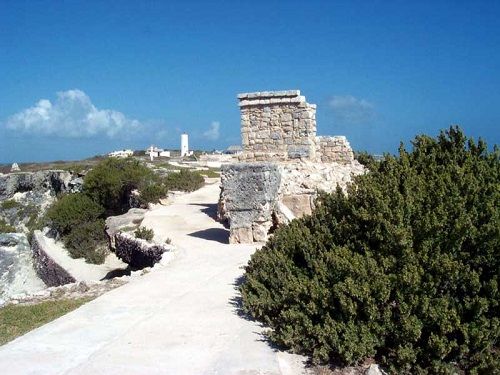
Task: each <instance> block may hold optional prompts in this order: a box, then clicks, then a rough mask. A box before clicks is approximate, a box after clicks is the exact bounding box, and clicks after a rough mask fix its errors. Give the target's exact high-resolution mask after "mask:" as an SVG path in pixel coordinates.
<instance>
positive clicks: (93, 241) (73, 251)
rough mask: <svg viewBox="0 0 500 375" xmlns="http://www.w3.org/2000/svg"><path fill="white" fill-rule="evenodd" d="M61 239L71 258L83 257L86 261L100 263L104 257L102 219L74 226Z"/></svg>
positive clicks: (105, 251)
mask: <svg viewBox="0 0 500 375" xmlns="http://www.w3.org/2000/svg"><path fill="white" fill-rule="evenodd" d="M62 240H63V243H64V246H65V247H66V249H67V250H68V252H69V254H70V255H71V257H73V258H85V260H86V261H87V262H88V263H94V264H101V263H103V262H104V259H105V258H106V255H107V250H106V245H107V243H106V234H105V232H104V220H102V219H98V220H96V221H90V222H87V223H82V224H79V225H78V226H75V227H74V228H73V229H72V230H71V232H70V233H68V234H67V235H65V236H64V237H63V239H62Z"/></svg>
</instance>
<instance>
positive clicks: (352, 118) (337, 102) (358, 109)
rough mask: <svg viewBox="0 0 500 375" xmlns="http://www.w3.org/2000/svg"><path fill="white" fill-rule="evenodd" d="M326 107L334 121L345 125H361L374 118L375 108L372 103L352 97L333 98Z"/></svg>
mask: <svg viewBox="0 0 500 375" xmlns="http://www.w3.org/2000/svg"><path fill="white" fill-rule="evenodd" d="M328 106H329V107H330V109H331V110H332V111H333V114H334V116H335V118H336V120H337V121H339V122H342V123H345V124H362V123H366V122H369V121H370V120H373V118H374V117H375V106H374V105H373V104H372V103H370V102H368V101H366V100H365V99H358V98H355V97H354V96H352V95H344V96H334V97H332V98H331V99H330V101H329V102H328Z"/></svg>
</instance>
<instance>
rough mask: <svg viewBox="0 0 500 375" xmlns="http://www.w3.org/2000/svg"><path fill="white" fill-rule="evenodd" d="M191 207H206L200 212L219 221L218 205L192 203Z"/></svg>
mask: <svg viewBox="0 0 500 375" xmlns="http://www.w3.org/2000/svg"><path fill="white" fill-rule="evenodd" d="M190 205H191V206H201V207H205V208H203V209H201V210H200V211H201V212H203V213H204V214H205V215H207V216H208V217H210V218H212V219H214V220H217V203H190Z"/></svg>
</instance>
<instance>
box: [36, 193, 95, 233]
mask: <svg viewBox="0 0 500 375" xmlns="http://www.w3.org/2000/svg"><path fill="white" fill-rule="evenodd" d="M103 213H104V209H103V208H102V206H100V205H99V204H97V203H96V202H94V201H93V200H92V199H90V198H89V197H88V196H86V195H85V194H82V193H75V194H68V195H65V196H63V197H62V198H61V199H59V200H58V201H56V202H55V203H54V204H53V205H52V206H51V207H50V208H49V209H48V210H47V214H46V217H47V220H48V221H49V222H50V224H51V226H52V227H53V228H54V229H56V230H57V231H58V232H59V233H60V234H61V235H62V236H64V235H67V234H69V233H70V232H71V231H72V230H73V229H74V228H76V227H78V226H79V225H82V224H85V223H89V222H94V221H96V220H97V219H98V218H100V217H102V215H103Z"/></svg>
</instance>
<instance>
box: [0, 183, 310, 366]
mask: <svg viewBox="0 0 500 375" xmlns="http://www.w3.org/2000/svg"><path fill="white" fill-rule="evenodd" d="M218 192H219V189H218V185H217V184H214V185H209V186H206V187H204V188H203V189H200V190H198V191H197V192H194V193H191V194H187V195H183V196H180V197H177V198H176V201H175V202H174V203H173V204H172V205H169V206H158V207H156V208H155V209H153V210H152V211H150V212H148V214H147V215H146V217H145V219H144V221H143V225H144V226H148V227H151V228H154V230H155V233H156V236H157V238H158V239H166V238H167V237H168V238H170V239H171V240H172V242H173V243H174V244H175V245H176V246H177V247H178V251H177V253H176V254H175V257H174V258H173V260H172V261H171V262H170V264H168V265H166V266H160V267H155V269H154V270H153V272H151V273H149V274H147V275H145V276H143V277H141V278H137V279H136V280H134V281H132V282H130V283H129V284H127V285H124V286H122V287H120V288H118V289H115V290H112V291H111V292H109V293H107V294H105V295H103V296H101V297H99V298H97V299H96V300H94V301H92V302H90V303H88V304H86V305H84V306H82V307H80V308H79V309H77V310H75V311H73V312H71V313H69V314H67V315H65V316H63V317H61V318H59V319H57V320H55V321H53V322H51V323H49V324H47V325H45V326H43V327H41V328H39V329H37V330H35V331H32V332H30V333H28V334H26V335H25V336H23V337H20V338H18V339H16V340H14V341H13V342H11V343H9V344H7V345H5V346H3V347H0V369H1V370H0V371H1V373H2V374H51V375H55V374H86V375H87V374H120V375H122V374H247V375H249V374H301V373H304V371H305V370H304V367H303V363H302V360H303V358H301V357H299V356H295V355H291V354H287V353H283V352H279V351H276V350H274V349H272V348H271V347H270V346H269V345H268V343H266V342H265V340H264V339H263V337H262V335H261V332H262V327H260V326H259V325H258V324H257V323H255V322H252V321H249V320H247V319H244V318H242V317H240V316H239V315H238V307H237V302H238V301H237V297H238V294H237V292H236V290H235V282H237V279H238V278H239V277H240V276H241V275H242V273H243V270H242V266H244V265H245V264H246V263H247V261H248V259H249V258H250V255H251V254H252V253H253V251H254V250H255V246H252V245H229V244H227V239H228V231H227V230H226V229H224V227H223V226H221V225H220V224H219V223H217V222H216V221H215V220H214V219H213V215H214V214H215V210H216V202H217V197H218Z"/></svg>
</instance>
